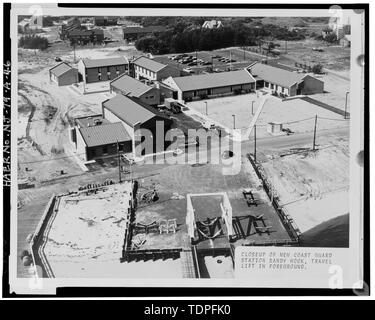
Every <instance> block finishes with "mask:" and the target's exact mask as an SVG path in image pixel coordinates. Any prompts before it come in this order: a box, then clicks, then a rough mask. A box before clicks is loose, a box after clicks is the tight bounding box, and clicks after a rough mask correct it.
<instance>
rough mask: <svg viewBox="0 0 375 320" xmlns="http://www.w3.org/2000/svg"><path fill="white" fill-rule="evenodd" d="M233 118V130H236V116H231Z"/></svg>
mask: <svg viewBox="0 0 375 320" xmlns="http://www.w3.org/2000/svg"><path fill="white" fill-rule="evenodd" d="M232 117H233V129H236V115H235V114H232Z"/></svg>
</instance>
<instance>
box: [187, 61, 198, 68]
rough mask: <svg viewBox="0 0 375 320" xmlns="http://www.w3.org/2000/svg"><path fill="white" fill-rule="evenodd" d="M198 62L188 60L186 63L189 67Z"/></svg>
mask: <svg viewBox="0 0 375 320" xmlns="http://www.w3.org/2000/svg"><path fill="white" fill-rule="evenodd" d="M197 64H198V62H196V61H192V62H189V63H188V64H187V65H188V66H189V67H191V66H196V65H197Z"/></svg>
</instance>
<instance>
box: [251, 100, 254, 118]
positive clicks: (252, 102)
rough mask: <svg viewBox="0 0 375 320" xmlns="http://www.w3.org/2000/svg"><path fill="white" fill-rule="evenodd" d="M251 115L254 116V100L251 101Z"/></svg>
mask: <svg viewBox="0 0 375 320" xmlns="http://www.w3.org/2000/svg"><path fill="white" fill-rule="evenodd" d="M251 114H252V115H254V100H253V101H251Z"/></svg>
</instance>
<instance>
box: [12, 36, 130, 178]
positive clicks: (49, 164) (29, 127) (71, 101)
mask: <svg viewBox="0 0 375 320" xmlns="http://www.w3.org/2000/svg"><path fill="white" fill-rule="evenodd" d="M52 34H53V33H52ZM135 52H137V51H136V50H135V48H134V47H133V46H125V45H124V44H123V42H118V43H112V44H110V45H108V46H106V47H102V46H85V47H77V48H76V50H75V55H76V61H78V59H79V58H104V57H107V56H120V55H121V56H122V55H125V56H127V57H131V56H132V55H133V54H135ZM57 56H59V57H60V58H62V59H63V60H65V61H67V62H68V63H71V65H72V66H73V67H74V66H76V64H75V63H74V61H73V56H74V55H73V48H72V47H70V46H69V45H68V44H67V43H62V42H57V43H52V44H51V46H50V47H49V48H48V49H47V50H45V51H37V50H26V49H22V48H20V49H19V51H18V77H19V79H18V111H19V113H18V123H19V126H18V128H17V130H18V132H17V135H18V139H19V140H18V145H19V148H18V162H19V178H20V179H29V180H30V181H35V180H37V181H45V180H48V179H54V178H56V177H59V176H61V170H63V171H64V173H63V174H65V175H77V174H80V173H82V171H81V169H80V168H79V166H78V165H77V164H76V163H75V160H74V158H73V157H71V156H69V155H67V154H66V153H65V152H64V149H65V145H66V144H68V143H69V136H68V127H69V124H71V123H72V119H73V118H74V117H77V116H84V115H90V114H97V113H101V102H102V101H104V100H105V99H107V98H108V93H91V94H86V95H79V93H78V92H76V91H75V90H73V89H72V88H71V87H70V86H64V87H58V86H57V85H56V84H54V83H51V82H50V80H49V69H50V68H52V67H53V66H54V65H56V64H57V63H56V62H55V61H54V58H55V57H57ZM41 164H43V165H41ZM26 168H27V169H26Z"/></svg>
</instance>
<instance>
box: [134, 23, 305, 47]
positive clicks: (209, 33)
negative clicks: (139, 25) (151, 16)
mask: <svg viewBox="0 0 375 320" xmlns="http://www.w3.org/2000/svg"><path fill="white" fill-rule="evenodd" d="M266 37H271V38H272V39H275V40H302V39H304V38H305V36H304V34H303V32H300V31H297V30H288V29H287V28H286V27H280V26H276V25H272V24H267V25H263V24H257V25H247V24H244V23H242V22H238V21H237V22H234V23H233V24H231V25H225V26H224V27H222V28H219V29H205V28H201V27H200V26H196V25H195V26H194V25H192V24H191V23H187V22H185V21H178V22H176V23H175V24H172V25H169V30H168V31H167V32H165V33H160V34H153V35H148V36H145V37H142V38H140V39H138V40H137V41H136V43H135V46H136V48H137V49H138V50H141V51H145V52H151V53H153V54H166V53H172V52H189V51H194V50H214V49H220V48H225V47H231V46H255V45H259V43H260V42H261V40H262V39H264V38H266Z"/></svg>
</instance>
